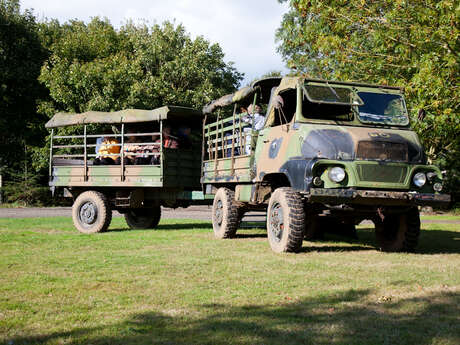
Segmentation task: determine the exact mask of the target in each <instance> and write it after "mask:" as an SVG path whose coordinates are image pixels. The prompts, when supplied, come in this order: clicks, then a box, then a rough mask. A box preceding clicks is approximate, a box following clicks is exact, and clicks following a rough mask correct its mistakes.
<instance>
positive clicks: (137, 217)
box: [124, 206, 161, 229]
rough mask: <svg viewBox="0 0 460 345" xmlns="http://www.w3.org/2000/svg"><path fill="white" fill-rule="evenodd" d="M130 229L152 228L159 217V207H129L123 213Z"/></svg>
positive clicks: (156, 224)
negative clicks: (129, 208)
mask: <svg viewBox="0 0 460 345" xmlns="http://www.w3.org/2000/svg"><path fill="white" fill-rule="evenodd" d="M124 216H125V220H126V224H128V226H129V227H130V229H154V228H156V227H157V226H158V223H160V219H161V207H160V206H155V207H153V208H139V209H131V210H129V211H128V212H126V213H125V215H124Z"/></svg>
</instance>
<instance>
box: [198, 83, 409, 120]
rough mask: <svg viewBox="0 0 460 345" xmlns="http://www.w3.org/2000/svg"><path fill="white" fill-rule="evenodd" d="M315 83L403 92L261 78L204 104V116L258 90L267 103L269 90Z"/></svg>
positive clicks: (355, 84)
mask: <svg viewBox="0 0 460 345" xmlns="http://www.w3.org/2000/svg"><path fill="white" fill-rule="evenodd" d="M301 81H303V82H317V83H325V84H334V85H345V86H358V87H371V88H379V89H391V90H400V91H403V89H402V88H400V87H396V86H387V85H375V84H366V83H359V82H342V81H335V80H324V79H314V78H308V77H304V76H296V77H270V78H263V79H259V80H256V81H254V82H253V83H252V84H251V86H245V87H243V88H241V89H239V90H238V91H235V92H234V93H231V94H228V95H225V96H222V97H220V98H218V99H216V100H213V101H211V102H210V103H208V104H206V105H205V106H204V107H203V113H204V114H210V113H212V112H213V111H215V110H216V109H218V108H222V107H225V106H227V105H230V104H233V103H237V102H240V101H242V100H244V99H245V98H247V97H249V96H250V95H252V94H253V93H254V92H256V91H257V90H259V92H260V93H261V97H262V101H265V102H267V103H268V101H269V99H270V94H271V90H272V88H273V87H278V90H279V91H282V90H286V89H293V88H295V87H296V86H297V84H298V83H299V82H301Z"/></svg>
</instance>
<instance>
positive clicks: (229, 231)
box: [212, 187, 238, 238]
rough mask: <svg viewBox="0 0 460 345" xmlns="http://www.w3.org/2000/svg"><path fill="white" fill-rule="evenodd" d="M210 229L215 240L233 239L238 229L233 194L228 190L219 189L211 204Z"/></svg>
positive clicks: (236, 209)
mask: <svg viewBox="0 0 460 345" xmlns="http://www.w3.org/2000/svg"><path fill="white" fill-rule="evenodd" d="M212 228H213V230H214V236H215V237H216V238H231V237H235V235H236V230H237V229H238V207H237V205H236V203H235V193H234V192H233V191H232V190H230V189H228V188H223V187H222V188H219V189H218V190H217V193H216V196H215V197H214V202H213V204H212Z"/></svg>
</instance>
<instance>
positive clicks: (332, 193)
mask: <svg viewBox="0 0 460 345" xmlns="http://www.w3.org/2000/svg"><path fill="white" fill-rule="evenodd" d="M307 198H308V201H309V202H317V203H327V204H335V205H338V204H355V205H376V206H410V205H420V206H437V207H443V206H447V205H448V204H449V203H450V200H451V199H450V195H448V194H427V193H417V192H393V191H375V190H356V189H328V188H311V189H310V193H308V194H307Z"/></svg>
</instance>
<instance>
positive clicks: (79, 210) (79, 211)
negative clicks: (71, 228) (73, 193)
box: [72, 191, 112, 234]
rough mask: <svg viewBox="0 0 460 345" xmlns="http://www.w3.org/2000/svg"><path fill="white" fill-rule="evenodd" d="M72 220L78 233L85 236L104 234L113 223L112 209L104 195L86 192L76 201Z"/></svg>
mask: <svg viewBox="0 0 460 345" xmlns="http://www.w3.org/2000/svg"><path fill="white" fill-rule="evenodd" d="M72 219H73V224H74V225H75V227H76V228H77V229H78V231H80V232H82V233H84V234H94V233H96V232H104V231H106V230H107V228H108V227H109V225H110V222H111V221H112V209H111V207H110V204H109V202H108V200H107V198H106V196H105V195H104V194H102V193H100V192H96V191H86V192H83V193H81V194H80V195H79V196H78V197H77V198H76V199H75V202H74V203H73V206H72Z"/></svg>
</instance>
